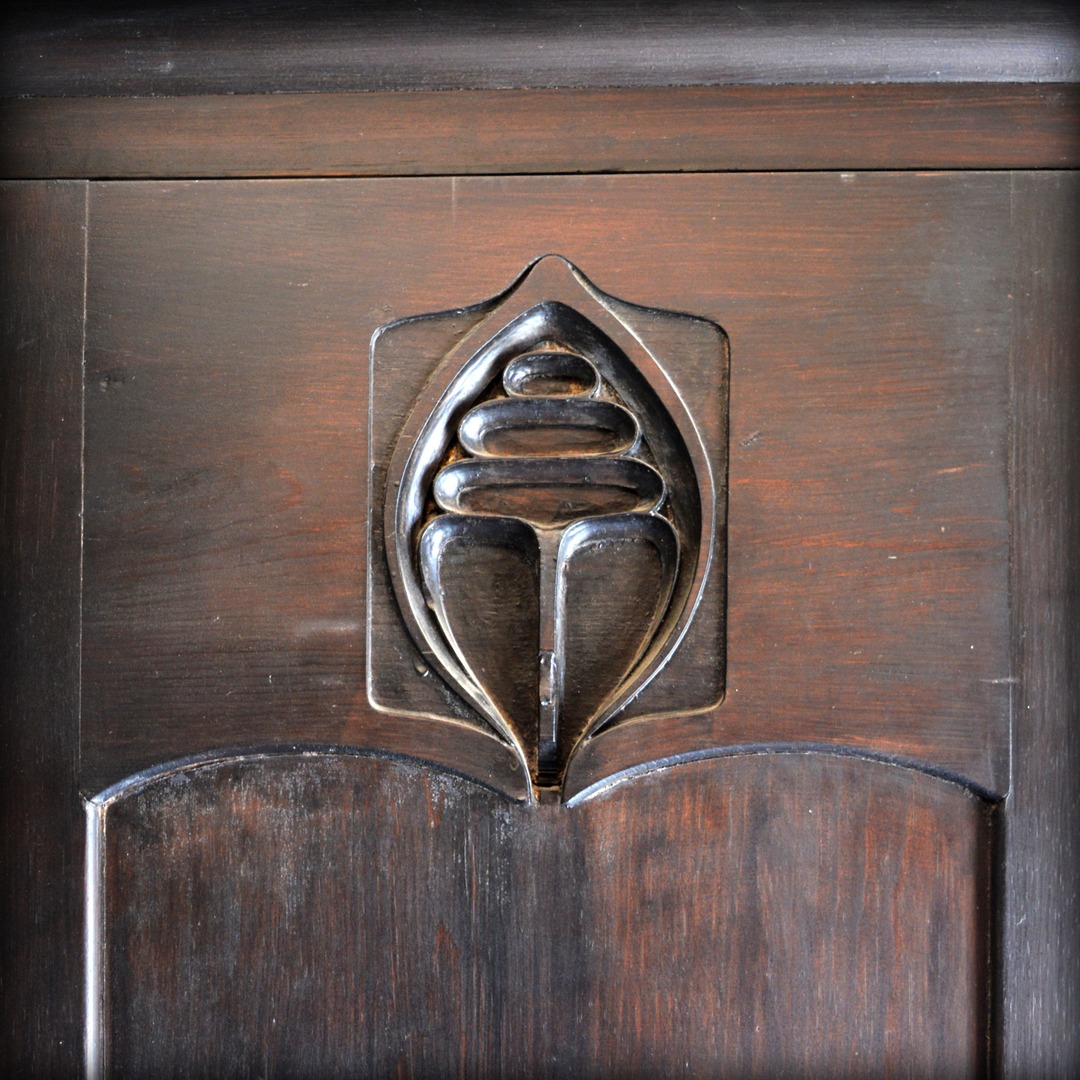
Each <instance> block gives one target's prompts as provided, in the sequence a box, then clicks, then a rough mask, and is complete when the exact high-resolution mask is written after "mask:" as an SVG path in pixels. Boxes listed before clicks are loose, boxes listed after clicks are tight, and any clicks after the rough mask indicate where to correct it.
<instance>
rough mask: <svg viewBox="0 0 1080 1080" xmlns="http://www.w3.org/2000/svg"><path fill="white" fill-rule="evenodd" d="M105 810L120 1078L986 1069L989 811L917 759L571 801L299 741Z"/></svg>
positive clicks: (744, 773) (675, 783) (834, 762)
mask: <svg viewBox="0 0 1080 1080" xmlns="http://www.w3.org/2000/svg"><path fill="white" fill-rule="evenodd" d="M102 815H103V820H104V825H105V834H104V843H103V850H102V859H103V861H102V864H101V867H100V873H101V877H100V888H101V896H102V904H103V909H102V910H103V919H104V921H103V923H102V924H101V925H100V927H99V931H100V933H101V937H100V945H101V957H100V958H101V971H100V974H101V988H102V994H103V1005H104V1009H103V1018H104V1030H103V1038H102V1043H101V1047H100V1050H101V1060H102V1062H103V1064H104V1065H105V1067H106V1070H105V1071H106V1073H107V1074H109V1075H111V1074H116V1075H127V1074H129V1073H131V1074H136V1075H142V1074H146V1073H152V1074H153V1075H155V1076H163V1077H166V1076H178V1077H179V1076H191V1075H220V1074H222V1073H223V1072H224V1073H228V1074H246V1073H247V1072H249V1071H253V1070H256V1069H257V1070H259V1071H260V1073H261V1074H262V1075H267V1076H297V1075H299V1076H355V1075H360V1076H387V1075H403V1076H415V1077H428V1076H458V1075H465V1076H493V1077H549V1078H551V1080H556V1078H562V1077H576V1076H612V1077H653V1076H673V1075H686V1076H693V1077H702V1078H705V1077H713V1076H718V1075H735V1076H761V1077H771V1076H782V1075H807V1076H829V1077H834V1076H835V1077H849V1078H852V1080H858V1078H862V1077H865V1076H867V1074H868V1071H869V1073H871V1074H873V1075H884V1076H892V1075H911V1076H920V1077H921V1076H948V1077H953V1076H957V1077H959V1076H972V1077H974V1076H981V1075H983V1074H984V1072H985V1069H986V1066H987V1059H986V1058H987V1045H988V1043H987V1016H986V1000H987V990H988V987H987V973H988V970H989V968H988V963H987V945H988V942H989V922H990V914H989V910H988V907H987V904H986V900H987V895H988V888H989V880H990V865H989V855H990V850H991V849H990V839H991V834H990V827H991V818H990V812H989V809H988V807H987V805H986V804H985V803H984V802H983V801H982V800H980V799H979V798H977V797H976V796H974V795H972V794H971V792H970V791H967V790H965V789H964V788H963V787H962V786H960V785H958V784H955V783H951V782H949V781H946V780H943V779H941V778H939V777H932V776H928V775H927V774H925V773H921V772H919V771H917V770H912V769H902V768H897V767H895V766H891V765H887V764H884V763H882V762H872V761H865V760H859V759H856V758H853V757H850V756H847V757H845V756H837V755H816V754H749V755H736V756H733V757H727V758H720V759H712V760H708V761H697V762H691V763H687V764H683V765H680V766H676V767H675V768H672V769H669V770H666V771H663V772H657V773H653V774H651V775H648V776H639V777H635V778H634V779H632V780H630V781H628V782H626V783H624V784H621V785H617V786H616V787H615V788H613V789H612V790H609V791H607V792H605V793H604V794H602V795H600V796H598V797H597V798H594V799H591V800H586V801H585V802H583V803H581V804H579V805H576V806H573V807H566V806H560V805H558V804H555V803H547V804H543V805H540V806H536V805H532V806H525V805H520V804H515V803H512V802H510V801H508V800H506V799H505V798H503V797H502V796H500V795H498V794H496V793H494V792H492V791H490V790H489V789H486V788H483V787H480V786H478V785H476V784H473V783H470V782H469V781H466V780H463V779H462V778H461V777H457V776H450V775H447V774H445V773H440V772H438V771H434V770H430V769H425V768H422V767H419V766H416V765H409V764H403V763H400V762H393V761H387V760H385V759H379V758H370V757H368V758H365V757H358V756H355V755H353V756H349V755H340V756H337V757H326V758H311V757H308V758H304V759H298V758H297V757H295V756H288V755H287V756H284V757H279V758H271V759H261V760H260V759H257V758H254V759H249V760H235V761H227V762H218V763H213V764H209V765H206V766H204V767H202V768H195V769H192V770H190V771H188V772H186V773H182V774H174V775H171V776H163V777H159V778H158V779H157V780H156V781H154V782H151V783H150V784H147V785H138V784H137V785H134V786H133V787H132V788H130V789H129V790H128V791H126V792H123V793H120V794H118V795H117V797H116V798H115V799H114V800H112V801H111V802H110V804H109V805H108V806H106V807H104V808H102Z"/></svg>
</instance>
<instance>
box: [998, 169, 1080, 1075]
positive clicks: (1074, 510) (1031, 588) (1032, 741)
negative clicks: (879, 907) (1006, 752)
mask: <svg viewBox="0 0 1080 1080" xmlns="http://www.w3.org/2000/svg"><path fill="white" fill-rule="evenodd" d="M1013 198H1014V206H1015V229H1016V232H1015V234H1014V237H1015V243H1016V250H1017V258H1018V275H1017V278H1018V288H1017V300H1018V304H1017V326H1016V344H1015V348H1014V362H1013V387H1014V389H1013V400H1014V409H1015V421H1014V430H1015V436H1014V440H1013V468H1012V472H1013V477H1014V485H1015V486H1014V491H1013V499H1012V507H1011V518H1012V528H1011V532H1012V548H1013V551H1014V553H1015V554H1014V558H1013V595H1014V601H1013V603H1014V611H1015V615H1014V649H1015V660H1014V663H1015V671H1016V673H1017V677H1018V678H1017V687H1016V697H1015V704H1014V714H1013V715H1014V718H1015V719H1014V751H1013V753H1014V763H1013V776H1012V785H1011V789H1010V793H1009V797H1008V799H1007V800H1006V802H1005V815H1004V817H1005V829H1006V833H1005V836H1006V845H1007V846H1006V857H1005V861H1004V864H1003V868H1002V874H1003V882H1002V893H1003V901H1002V902H1003V908H1002V915H1001V935H1002V942H1003V962H1004V972H1005V977H1004V982H1003V984H1002V989H1003V991H1004V1005H1003V1012H1002V1024H1003V1038H1004V1056H1003V1059H1002V1061H1003V1066H1004V1070H1005V1075H1007V1076H1016V1077H1026V1076H1048V1077H1049V1076H1052V1077H1066V1076H1072V1075H1075V1074H1077V1073H1078V1072H1080V439H1078V437H1077V436H1078V433H1080V362H1078V358H1080V327H1078V324H1077V320H1076V314H1075V313H1076V310H1077V301H1078V299H1080V257H1078V253H1077V246H1076V237H1077V235H1080V183H1078V177H1077V176H1076V174H1075V173H1047V174H1041V175H1027V176H1018V177H1016V178H1015V180H1014V184H1013Z"/></svg>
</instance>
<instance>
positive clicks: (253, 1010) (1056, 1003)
mask: <svg viewBox="0 0 1080 1080" xmlns="http://www.w3.org/2000/svg"><path fill="white" fill-rule="evenodd" d="M1078 80H1080V35H1078V33H1077V24H1076V21H1075V16H1074V15H1073V13H1072V11H1071V7H1070V6H1068V5H1065V4H1062V3H1057V2H1048V3H1038V4H1028V5H1013V4H1002V5H998V4H993V3H985V4H984V3H963V4H951V5H946V6H944V7H943V6H941V5H933V4H924V3H895V4H892V5H885V6H882V5H851V4H846V3H842V2H836V3H834V2H832V0H826V2H823V3H820V4H814V5H805V4H797V3H788V2H786V0H763V2H762V3H745V4H739V5H722V4H714V3H711V2H710V0H684V2H680V3H679V4H671V5H645V4H638V3H635V2H633V0H617V2H612V3H608V2H607V0H598V2H597V3H590V4H586V5H582V4H577V5H570V4H569V3H568V2H567V0H550V2H549V3H547V4H544V5H532V4H528V3H517V2H515V0H510V2H509V3H506V4H501V5H499V6H498V9H497V10H496V9H495V8H493V7H492V6H490V5H488V4H486V3H484V2H483V0H477V2H476V3H470V4H461V3H454V2H453V0H446V3H443V2H442V0H432V3H431V4H425V5H422V7H415V6H414V7H412V8H409V9H408V10H406V9H405V8H403V6H402V5H395V4H383V3H381V0H375V2H373V3H370V4H364V5H352V4H347V3H344V2H343V0H313V2H312V3H311V4H306V5H304V6H303V8H302V9H301V8H298V7H297V6H296V5H292V4H287V3H279V2H278V0H266V2H259V3H249V2H247V0H236V2H233V0H210V2H208V3H202V2H192V3H183V4H177V5H169V6H168V7H162V6H161V5H158V4H153V3H150V2H145V3H144V2H142V0H133V2H128V0H123V2H119V3H114V4H112V5H110V6H109V7H108V8H103V7H102V6H100V5H99V6H96V7H95V8H94V9H93V10H90V9H88V8H87V7H86V5H84V4H77V3H61V4H58V5H41V4H37V5H29V4H25V5H20V4H19V3H18V0H16V4H15V5H14V9H12V6H11V5H9V9H8V10H7V11H6V12H5V23H4V34H3V37H2V39H0V95H2V100H0V176H3V177H8V178H15V179H16V180H17V181H22V182H16V183H8V184H5V185H4V186H3V188H2V190H0V202H2V209H3V222H2V226H0V228H2V232H0V242H2V256H3V264H2V265H3V278H2V300H3V327H2V330H3V337H2V352H0V422H2V431H0V438H2V443H0V445H2V448H3V462H2V466H3V467H2V476H0V518H2V522H0V524H2V530H0V624H2V631H3V637H2V641H0V661H2V676H3V678H2V685H0V724H2V727H0V800H2V820H0V826H2V830H3V848H2V856H3V862H2V866H0V896H2V902H3V909H2V912H0V925H2V954H0V961H2V972H0V993H2V1005H0V1063H2V1069H3V1070H5V1071H6V1072H11V1073H13V1074H17V1075H26V1076H30V1077H35V1076H41V1077H49V1078H51V1077H54V1076H75V1075H79V1074H80V1073H89V1075H90V1076H92V1077H95V1078H96V1077H98V1076H100V1075H103V1074H112V1073H119V1074H127V1075H153V1076H157V1075H170V1074H172V1075H184V1076H187V1075H197V1074H200V1073H201V1074H203V1075H214V1076H218V1075H223V1074H225V1075H278V1076H282V1075H285V1076H288V1075H296V1074H301V1075H304V1074H314V1075H335V1074H340V1075H346V1074H347V1075H356V1074H360V1075H364V1074H368V1075H372V1074H374V1075H385V1074H387V1073H397V1074H400V1075H415V1076H431V1075H435V1076H440V1075H451V1074H453V1075H461V1074H466V1075H469V1074H472V1075H477V1074H483V1075H492V1076H500V1075H507V1076H515V1075H522V1076H525V1075H528V1076H532V1075H537V1076H550V1077H556V1076H564V1075H565V1076H590V1075H592V1076H597V1077H600V1076H604V1077H607V1076H621V1075H630V1076H632V1075H649V1076H652V1075H678V1074H688V1075H702V1076H711V1075H715V1074H716V1072H717V1071H720V1070H722V1071H725V1074H726V1075H736V1076H741V1075H756V1076H761V1077H763V1078H764V1077H770V1078H771V1077H772V1076H776V1075H780V1074H786V1075H829V1076H832V1075H841V1076H843V1075H847V1076H852V1077H859V1076H866V1075H872V1076H880V1075H885V1076H894V1075H895V1076H954V1075H955V1076H983V1075H991V1076H998V1075H1000V1076H1003V1077H1005V1078H1016V1080H1027V1078H1028V1077H1036V1076H1037V1077H1044V1078H1047V1080H1057V1078H1061V1080H1071V1078H1072V1077H1073V1076H1075V1075H1080V930H1078V928H1080V912H1078V911H1077V898H1078V897H1080V851H1078V848H1077V844H1078V842H1080V840H1078V838H1080V781H1078V777H1080V739H1078V738H1077V732H1080V724H1078V723H1077V721H1078V718H1080V654H1078V649H1080V636H1078V635H1077V633H1076V627H1077V625H1078V624H1080V607H1078V603H1080V601H1078V596H1080V591H1078V589H1077V581H1078V577H1077V567H1078V563H1077V551H1080V505H1078V501H1077V500H1078V498H1080V440H1077V438H1076V431H1077V430H1078V429H1080V414H1078V410H1080V385H1078V379H1080V365H1078V364H1077V362H1076V357H1077V355H1078V352H1080V341H1078V340H1077V322H1076V318H1075V311H1076V301H1077V296H1078V291H1080V280H1078V268H1080V259H1078V257H1077V249H1076V243H1075V237H1076V235H1077V229H1078V225H1080V222H1078V221H1077V220H1076V219H1077V212H1078V208H1080V192H1078V190H1077V184H1076V175H1075V171H1074V170H1075V168H1076V166H1077V165H1078V164H1080V91H1078ZM1062 170H1064V171H1062ZM57 178H70V180H71V181H72V182H59V183H58V182H54V181H55V180H56V179H57ZM210 178H216V179H210ZM87 180H89V181H91V183H89V184H87V183H86V181H87ZM113 181H116V182H113ZM120 181H123V182H120ZM128 181H139V182H138V183H131V182H128ZM185 181H186V182H185ZM195 181H198V182H195ZM549 251H557V252H560V253H561V254H563V255H565V256H568V257H569V258H572V259H573V260H574V261H575V262H576V263H578V264H579V265H581V267H582V268H583V269H584V270H585V271H586V273H587V274H588V275H589V276H590V277H592V278H593V279H594V281H595V282H596V284H597V285H598V286H599V287H600V288H602V289H604V290H607V291H608V292H610V293H611V294H614V295H617V296H624V297H627V298H628V299H631V300H634V301H637V302H639V303H645V304H651V305H656V306H657V307H661V308H665V309H668V310H673V311H684V312H690V313H692V314H696V315H700V316H704V317H706V318H708V319H711V320H714V321H715V322H716V323H718V324H719V325H721V326H723V327H724V329H725V330H726V331H727V332H728V334H729V335H730V340H731V356H732V368H731V372H732V378H731V405H730V417H728V416H727V415H726V413H725V409H724V406H723V405H722V404H719V405H714V401H719V399H718V398H716V397H715V395H711V394H710V393H709V392H706V390H704V389H703V388H702V384H700V382H699V381H695V380H694V378H693V377H692V374H691V373H690V371H689V368H690V367H692V366H693V365H690V364H687V365H684V367H685V370H683V371H682V372H676V373H674V374H673V378H674V380H675V382H676V383H677V384H678V386H679V388H680V393H684V394H686V395H688V397H690V398H691V399H692V401H693V405H694V408H695V409H697V410H699V412H698V414H697V415H698V416H699V417H700V416H703V415H705V414H706V413H708V414H709V415H710V417H711V420H710V422H711V424H712V427H710V428H709V430H708V432H706V433H705V434H704V436H703V437H704V438H705V441H706V442H707V443H708V445H709V446H710V447H712V446H716V447H719V446H721V445H723V446H726V445H727V442H728V440H727V435H726V434H723V435H722V436H720V435H719V434H718V433H719V432H721V431H723V430H724V427H725V422H726V421H727V420H728V419H729V420H730V451H731V457H730V470H729V475H728V478H727V485H728V494H729V496H730V498H729V499H728V504H729V510H730V514H729V518H728V525H727V528H728V536H727V537H726V540H728V541H729V542H730V543H729V548H728V550H729V553H730V558H729V565H728V574H727V578H728V580H727V582H726V585H727V586H729V589H728V592H727V597H726V600H727V612H726V616H727V619H726V644H727V648H726V654H722V653H721V652H720V651H717V653H716V655H715V657H714V658H713V660H712V662H711V665H710V663H709V662H707V661H706V662H704V665H703V664H701V663H698V662H697V660H695V661H694V662H691V661H690V660H685V662H684V661H681V660H679V659H678V658H677V657H676V658H675V659H673V660H672V665H671V669H670V671H668V675H669V676H670V679H669V680H668V681H667V682H666V683H663V684H661V683H657V684H656V686H655V687H654V690H655V691H656V692H657V694H658V695H659V696H661V697H663V698H664V699H665V703H666V704H667V705H669V706H671V708H670V709H669V712H674V713H676V714H677V715H667V716H663V715H660V714H661V713H662V712H663V709H659V710H658V709H657V708H656V707H655V702H652V703H650V698H649V695H647V694H643V695H641V697H640V699H636V700H635V701H633V702H631V703H630V705H629V706H628V708H627V710H626V714H625V715H624V716H622V717H621V718H620V722H618V723H615V724H613V725H612V726H610V728H608V729H607V730H604V731H601V732H599V733H598V734H594V735H591V736H588V737H587V738H586V739H585V740H584V741H583V743H582V753H581V754H579V755H578V757H577V758H576V759H575V762H574V763H572V767H571V768H570V770H569V773H568V775H567V777H566V784H565V787H564V789H563V791H562V793H561V798H556V797H555V796H554V793H553V792H551V791H543V792H541V793H540V798H539V801H532V802H530V801H529V795H530V785H529V780H528V777H527V776H526V775H523V770H522V768H521V767H520V762H518V761H515V758H514V755H513V754H512V753H511V752H510V751H509V750H508V748H507V747H506V746H505V745H504V744H503V743H502V742H500V741H499V739H498V738H496V737H495V736H494V735H493V734H492V733H491V731H490V729H489V728H488V727H487V726H486V725H485V723H484V721H483V719H482V718H481V717H480V716H479V715H477V714H475V713H470V710H469V709H468V708H467V707H466V706H464V705H463V704H462V703H461V700H460V699H456V698H455V695H454V694H453V693H452V691H450V690H449V689H446V688H443V689H442V690H439V688H438V686H437V685H436V683H435V682H434V681H431V682H425V683H424V692H426V693H430V692H431V691H432V688H434V690H435V691H436V697H437V698H438V700H439V701H440V702H441V703H442V705H443V706H445V711H448V712H449V713H450V714H451V717H450V719H447V718H446V717H445V716H444V715H443V713H440V712H439V710H434V711H432V710H428V711H427V712H425V710H424V709H422V708H421V709H416V710H410V709H408V708H403V709H401V710H400V711H396V710H395V709H393V708H391V709H387V708H386V707H385V702H383V701H382V699H378V700H373V699H377V698H378V695H377V694H375V695H373V693H372V689H371V687H372V685H373V683H372V682H371V680H372V678H373V673H376V674H377V673H380V672H381V673H383V674H385V673H386V672H391V673H392V674H391V682H393V681H394V680H397V682H398V684H399V686H400V687H404V688H406V689H412V690H415V689H416V686H417V685H419V684H418V682H417V680H423V679H431V672H430V671H427V672H425V671H424V670H421V668H418V667H416V666H415V665H414V664H413V655H412V654H411V653H410V652H409V648H410V646H409V644H408V642H409V635H408V633H407V632H405V631H404V630H403V627H402V626H401V625H400V624H398V625H397V636H395V634H394V633H391V632H390V631H391V629H392V628H393V627H394V625H395V623H394V620H395V618H396V616H395V615H394V609H393V607H392V605H386V606H384V608H383V609H380V610H381V614H379V615H378V617H376V618H371V617H370V616H369V614H368V611H369V608H368V606H367V604H366V600H367V599H368V598H369V593H370V595H374V591H373V590H375V589H377V587H378V586H379V576H378V574H377V573H376V574H374V575H370V577H369V573H368V564H367V560H368V557H369V556H370V555H371V554H372V552H373V553H374V557H375V559H376V560H377V559H378V558H379V553H378V551H375V550H374V549H371V548H369V546H368V537H369V522H370V520H371V516H372V514H373V513H378V512H379V506H380V505H381V504H380V503H379V500H373V498H372V496H371V491H372V490H373V488H371V487H369V482H368V475H369V471H370V469H371V466H372V465H373V464H374V465H376V467H377V465H378V460H377V449H378V447H377V445H375V444H378V439H377V438H376V439H374V440H373V444H372V447H371V449H370V450H369V445H368V436H369V434H370V433H371V432H377V431H379V430H382V428H387V429H388V430H391V431H395V432H396V431H398V430H400V419H401V416H402V415H403V410H406V409H407V405H408V402H409V401H410V400H413V399H414V398H415V396H416V393H418V392H419V391H418V390H416V388H415V387H414V385H413V384H412V383H411V382H409V379H419V381H420V383H422V382H423V380H424V378H425V377H426V372H427V371H428V367H427V365H430V364H432V363H434V359H433V358H434V357H437V356H440V355H444V354H445V351H446V346H445V342H444V343H443V344H440V343H439V342H438V341H436V340H435V337H434V336H431V337H429V338H425V340H424V344H423V347H422V348H418V349H415V350H414V355H413V356H412V357H411V358H409V357H404V358H403V357H402V356H400V355H399V356H396V357H395V358H394V359H393V360H392V362H387V364H386V369H387V370H385V371H380V373H379V374H380V376H381V379H380V378H377V379H375V380H374V381H373V383H372V385H374V387H375V391H374V393H372V394H370V395H369V391H368V375H367V364H368V342H369V339H370V335H371V332H372V330H373V329H374V328H375V327H377V326H379V325H381V324H384V323H386V322H387V321H389V320H391V319H393V318H395V317H398V316H403V315H414V314H417V313H423V312H433V311H438V310H440V309H441V310H443V311H453V312H454V313H455V315H454V319H456V318H457V317H459V316H460V325H458V323H454V319H451V320H450V322H451V323H454V333H457V332H458V330H460V332H461V333H462V334H467V333H468V332H469V329H470V325H469V323H468V317H467V315H466V314H465V312H466V311H467V309H463V307H462V305H468V304H472V303H475V302H477V301H479V300H481V299H483V298H485V297H489V296H492V295H493V294H495V293H497V292H498V291H499V290H500V289H503V288H505V287H506V286H507V285H508V284H509V283H510V281H511V280H513V279H514V277H515V275H517V274H518V273H519V272H520V271H521V269H522V267H523V266H524V265H525V264H526V263H527V262H528V261H529V260H530V259H532V258H534V257H536V256H538V255H541V254H543V253H544V252H549ZM448 325H449V324H448ZM84 346H85V355H84ZM409 348H412V345H410V346H409ZM380 363H381V361H380ZM388 388H392V392H391V389H388ZM414 390H415V391H416V393H414ZM702 410H704V412H702ZM84 412H85V421H86V422H85V425H84V423H83V419H84V417H83V414H84ZM84 436H85V444H84ZM380 445H381V444H380ZM372 455H374V456H372ZM84 456H85V476H84V475H83V465H84ZM84 481H85V492H84ZM369 580H370V582H371V583H373V586H372V590H369ZM384 599H385V597H384ZM466 609H467V602H466V603H464V605H463V610H466ZM721 614H723V613H722V612H721ZM369 618H370V619H371V621H370V622H369ZM369 639H370V640H372V641H375V642H376V643H377V644H378V645H379V646H380V647H381V648H382V650H383V651H382V653H381V654H380V653H379V652H378V650H371V649H369V648H368V643H369ZM402 641H404V643H405V644H404V646H402V647H401V648H400V649H399V645H400V644H401V642H402ZM395 650H397V651H398V655H397V657H396V660H397V661H398V666H396V667H395V666H394V664H392V663H384V659H385V657H386V656H389V657H390V659H391V660H393V659H394V655H393V654H394V651H395ZM686 655H690V652H688V653H687V654H686ZM694 655H696V654H694ZM594 662H595V666H594V668H593V670H597V671H600V672H601V673H603V670H602V664H601V662H600V659H598V658H596V657H593V658H592V660H590V663H594ZM369 665H370V666H371V669H370V670H369ZM680 665H682V666H680ZM721 668H723V670H721ZM665 670H667V669H665ZM710 680H711V684H712V686H713V687H714V688H717V690H716V695H714V696H713V697H712V698H710V701H709V704H708V707H707V708H704V709H703V710H700V711H695V709H694V708H693V707H688V706H687V705H686V702H687V700H688V698H687V697H684V696H680V695H690V696H691V697H693V695H694V694H697V693H698V692H700V691H702V688H703V686H704V684H705V683H706V682H708V681H710ZM725 687H726V697H725V698H724V700H723V701H721V702H719V703H718V701H717V699H718V697H719V694H720V690H721V689H724V688H725ZM440 695H441V696H440ZM410 711H412V712H413V713H414V715H407V713H409V712H410ZM109 785H114V786H111V787H110V786H109Z"/></svg>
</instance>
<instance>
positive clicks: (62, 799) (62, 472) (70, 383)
mask: <svg viewBox="0 0 1080 1080" xmlns="http://www.w3.org/2000/svg"><path fill="white" fill-rule="evenodd" d="M85 212H86V185H85V184H81V183H58V184H5V185H3V186H2V187H0V267H2V277H0V299H2V301H3V323H2V334H3V337H2V345H0V349H2V351H0V440H2V442H0V447H2V454H0V634H2V636H0V672H2V677H0V822H2V825H3V857H2V872H0V895H2V897H3V900H2V903H3V907H2V911H0V928H2V934H0V937H2V944H3V954H2V957H0V970H2V972H3V978H2V980H0V983H2V989H3V1004H2V1007H0V1015H2V1017H3V1026H2V1029H0V1060H2V1061H3V1062H4V1067H5V1071H6V1072H8V1073H9V1074H11V1075H21V1076H64V1075H75V1074H76V1073H77V1071H78V1069H79V1064H80V1062H81V1059H82V992H83V985H82V968H83V965H82V941H83V937H82V929H83V927H82V879H83V853H82V840H83V832H84V825H83V821H84V819H83V810H82V804H81V800H80V799H79V796H78V790H77V778H76V770H77V761H78V753H79V750H78V738H79V736H78V730H79V578H80V565H79V549H80V540H81V537H80V531H81V522H80V511H81V506H82V478H81V465H82V459H81V455H82V386H81V384H82V378H81V375H82V343H83V289H84V274H83V271H84V250H85V231H84V227H85Z"/></svg>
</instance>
